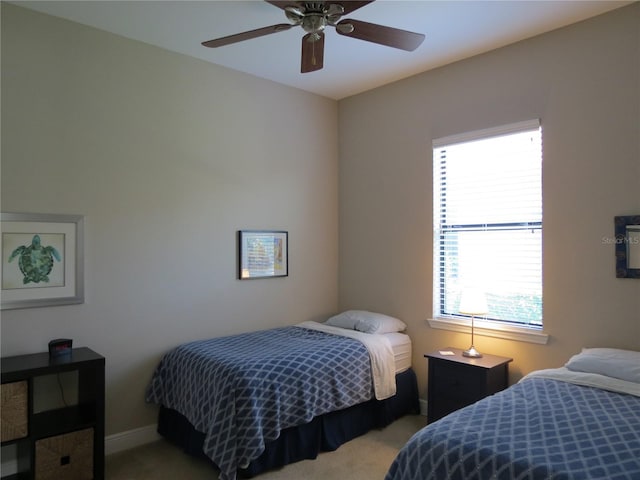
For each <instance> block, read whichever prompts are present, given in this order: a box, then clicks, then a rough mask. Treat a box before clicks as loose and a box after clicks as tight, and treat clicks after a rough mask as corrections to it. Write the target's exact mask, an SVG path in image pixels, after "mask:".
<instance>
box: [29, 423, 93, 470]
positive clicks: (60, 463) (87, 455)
mask: <svg viewBox="0 0 640 480" xmlns="http://www.w3.org/2000/svg"><path fill="white" fill-rule="evenodd" d="M92 478H93V428H88V429H86V430H79V431H77V432H72V433H66V434H64V435H57V436H55V437H49V438H43V439H42V440H38V441H37V442H36V476H35V479H36V480H61V479H64V480H91V479H92Z"/></svg>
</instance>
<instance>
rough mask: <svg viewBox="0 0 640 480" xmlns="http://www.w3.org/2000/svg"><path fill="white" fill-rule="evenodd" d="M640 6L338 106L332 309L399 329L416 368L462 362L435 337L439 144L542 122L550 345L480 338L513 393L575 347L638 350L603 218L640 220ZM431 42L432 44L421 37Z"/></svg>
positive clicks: (639, 292)
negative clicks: (375, 315)
mask: <svg viewBox="0 0 640 480" xmlns="http://www.w3.org/2000/svg"><path fill="white" fill-rule="evenodd" d="M639 25H640V4H635V5H633V6H631V7H628V8H624V9H621V10H617V11H614V12H612V13H610V14H605V15H603V16H601V17H596V18H594V19H591V20H588V21H586V22H583V23H580V24H576V25H573V26H570V27H567V28H563V29H561V30H557V31H554V32H551V33H549V34H545V35H542V36H539V37H536V38H533V39H530V40H527V41H523V42H520V43H517V44H514V45H511V46H508V47H506V48H502V49H499V50H496V51H493V52H490V53H487V54H484V55H480V56H477V57H474V58H471V59H468V60H465V61H461V62H458V63H455V64H452V65H449V66H445V67H443V68H439V69H437V70H433V71H429V72H426V73H423V74H421V75H417V76H414V77H412V78H409V79H406V80H404V81H400V82H397V83H394V84H391V85H387V86H384V87H381V88H378V89H375V90H372V91H369V92H365V93H363V94H361V95H358V96H354V97H351V98H349V99H346V100H343V101H341V102H340V104H339V118H340V139H339V142H340V172H339V184H340V188H339V195H340V262H339V265H340V307H341V308H353V307H358V308H368V309H372V310H377V311H382V312H384V313H388V314H392V315H396V316H398V317H400V318H402V319H403V320H404V321H405V322H406V323H407V324H408V326H409V334H410V335H411V336H412V338H413V342H414V356H413V362H414V367H416V370H417V371H418V374H419V378H420V383H421V392H422V395H424V390H425V387H426V361H425V359H424V358H423V355H424V353H426V352H428V351H432V350H436V349H439V348H443V347H446V346H452V347H461V348H466V347H468V346H469V342H470V339H469V335H466V334H460V333H453V332H448V331H443V330H434V329H431V328H430V327H429V326H428V324H427V322H426V319H427V318H430V317H431V312H432V263H433V262H432V213H431V209H432V188H431V181H432V172H431V169H432V163H431V141H432V139H434V138H438V137H443V136H447V135H452V134H457V133H462V132H467V131H473V130H478V129H483V128H488V127H493V126H498V125H503V124H508V123H510V122H517V121H522V120H528V119H534V118H539V119H540V120H541V123H542V127H543V142H544V147H543V148H544V173H543V183H544V186H543V197H544V292H543V294H544V330H545V331H546V332H547V333H548V334H549V335H550V341H549V343H548V344H547V345H544V346H543V345H533V344H530V343H523V342H515V341H507V340H499V339H494V338H489V337H476V342H475V345H476V346H477V347H478V349H479V350H480V351H485V352H487V353H495V354H498V355H505V356H511V357H513V358H514V362H513V363H512V366H511V372H512V375H511V377H512V378H511V380H512V381H515V380H516V379H518V378H519V377H521V376H522V375H523V374H525V373H528V372H529V371H531V370H533V369H538V368H550V367H556V366H560V365H562V364H563V363H564V362H565V361H566V360H567V359H568V357H569V356H570V355H572V354H574V353H577V352H578V351H579V350H580V348H581V347H589V346H613V347H621V348H635V349H640V281H638V280H629V279H616V278H615V272H614V250H613V246H612V245H610V244H603V238H605V237H608V238H611V237H612V235H613V217H614V216H615V215H625V214H626V215H629V214H638V213H640V28H638V26H639ZM427 41H428V38H427Z"/></svg>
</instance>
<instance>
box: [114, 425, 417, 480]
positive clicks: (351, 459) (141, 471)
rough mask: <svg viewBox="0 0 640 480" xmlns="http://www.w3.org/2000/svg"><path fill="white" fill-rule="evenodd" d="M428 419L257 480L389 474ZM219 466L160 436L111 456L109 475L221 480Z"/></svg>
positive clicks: (367, 479)
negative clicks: (394, 461)
mask: <svg viewBox="0 0 640 480" xmlns="http://www.w3.org/2000/svg"><path fill="white" fill-rule="evenodd" d="M426 423H427V419H426V417H424V416H420V415H407V416H405V417H403V418H401V419H400V420H397V421H396V422H394V423H392V424H391V425H389V426H388V427H386V428H385V429H383V430H373V431H371V432H369V433H367V434H366V435H363V436H362V437H358V438H356V439H354V440H351V441H350V442H347V443H345V444H344V445H342V446H341V447H340V448H339V449H338V450H336V451H335V452H326V453H322V454H320V455H319V456H318V458H317V459H315V460H304V461H302V462H298V463H294V464H291V465H287V466H285V467H284V468H281V469H279V470H274V471H271V472H267V473H264V474H262V475H260V476H258V477H256V480H300V479H304V480H332V479H339V480H383V479H384V476H385V474H386V473H387V470H388V468H389V466H390V465H391V462H392V461H393V459H394V458H395V456H396V454H397V453H398V450H400V448H401V447H402V446H403V445H404V444H405V443H406V442H407V440H409V438H410V437H411V436H412V435H413V434H414V433H415V432H417V431H418V430H419V429H420V428H422V427H424V426H425V425H426ZM217 478H218V472H217V471H216V470H214V469H213V468H212V467H211V466H210V465H209V464H207V463H206V462H204V461H200V460H197V459H194V458H192V457H190V456H188V455H186V454H184V453H183V452H182V451H181V450H180V449H179V448H177V447H175V446H173V445H172V444H170V443H168V442H166V441H164V440H160V441H158V442H154V443H150V444H148V445H144V446H142V447H138V448H134V449H132V450H128V451H126V452H120V453H115V454H113V455H109V456H108V457H107V459H106V479H107V480H165V479H166V480H181V479H188V480H204V479H207V480H215V479H217Z"/></svg>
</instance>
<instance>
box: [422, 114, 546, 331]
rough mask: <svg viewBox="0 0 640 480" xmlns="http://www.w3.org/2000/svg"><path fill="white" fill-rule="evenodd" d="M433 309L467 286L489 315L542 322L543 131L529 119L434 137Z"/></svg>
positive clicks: (446, 307) (440, 310)
mask: <svg viewBox="0 0 640 480" xmlns="http://www.w3.org/2000/svg"><path fill="white" fill-rule="evenodd" d="M433 168H434V172H433V179H434V215H433V221H434V296H433V298H434V315H435V317H436V318H443V317H444V318H453V319H455V318H465V315H461V314H459V313H458V309H459V304H460V296H461V293H462V291H463V290H464V289H465V288H478V289H480V290H482V291H483V292H484V294H485V296H486V300H487V308H488V313H487V315H486V317H485V318H486V320H489V321H493V322H498V323H497V325H500V326H501V327H502V326H505V325H513V326H525V327H534V328H538V329H540V328H542V138H541V129H540V124H539V122H538V121H537V120H536V121H529V122H522V123H518V124H513V125H508V126H504V127H499V128H495V129H490V130H484V131H481V132H473V133H469V134H464V135H459V136H453V137H447V138H442V139H438V140H435V141H434V142H433Z"/></svg>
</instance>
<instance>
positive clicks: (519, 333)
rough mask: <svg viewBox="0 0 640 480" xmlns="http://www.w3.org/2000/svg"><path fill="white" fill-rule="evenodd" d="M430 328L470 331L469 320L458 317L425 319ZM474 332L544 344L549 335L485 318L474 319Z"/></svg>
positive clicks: (535, 329)
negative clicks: (489, 320)
mask: <svg viewBox="0 0 640 480" xmlns="http://www.w3.org/2000/svg"><path fill="white" fill-rule="evenodd" d="M427 321H428V322H429V326H430V327H431V328H437V329H440V330H451V331H454V332H464V333H469V334H470V333H471V322H470V321H469V320H462V319H459V318H446V317H441V318H430V319H428V320H427ZM474 333H475V334H476V335H483V336H485V337H495V338H504V339H507V340H516V341H519V342H529V343H538V344H540V345H546V344H547V342H548V341H549V335H548V334H546V333H543V332H542V330H538V329H537V328H533V327H518V326H515V325H501V324H498V323H496V322H488V321H486V320H475V321H474Z"/></svg>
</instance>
